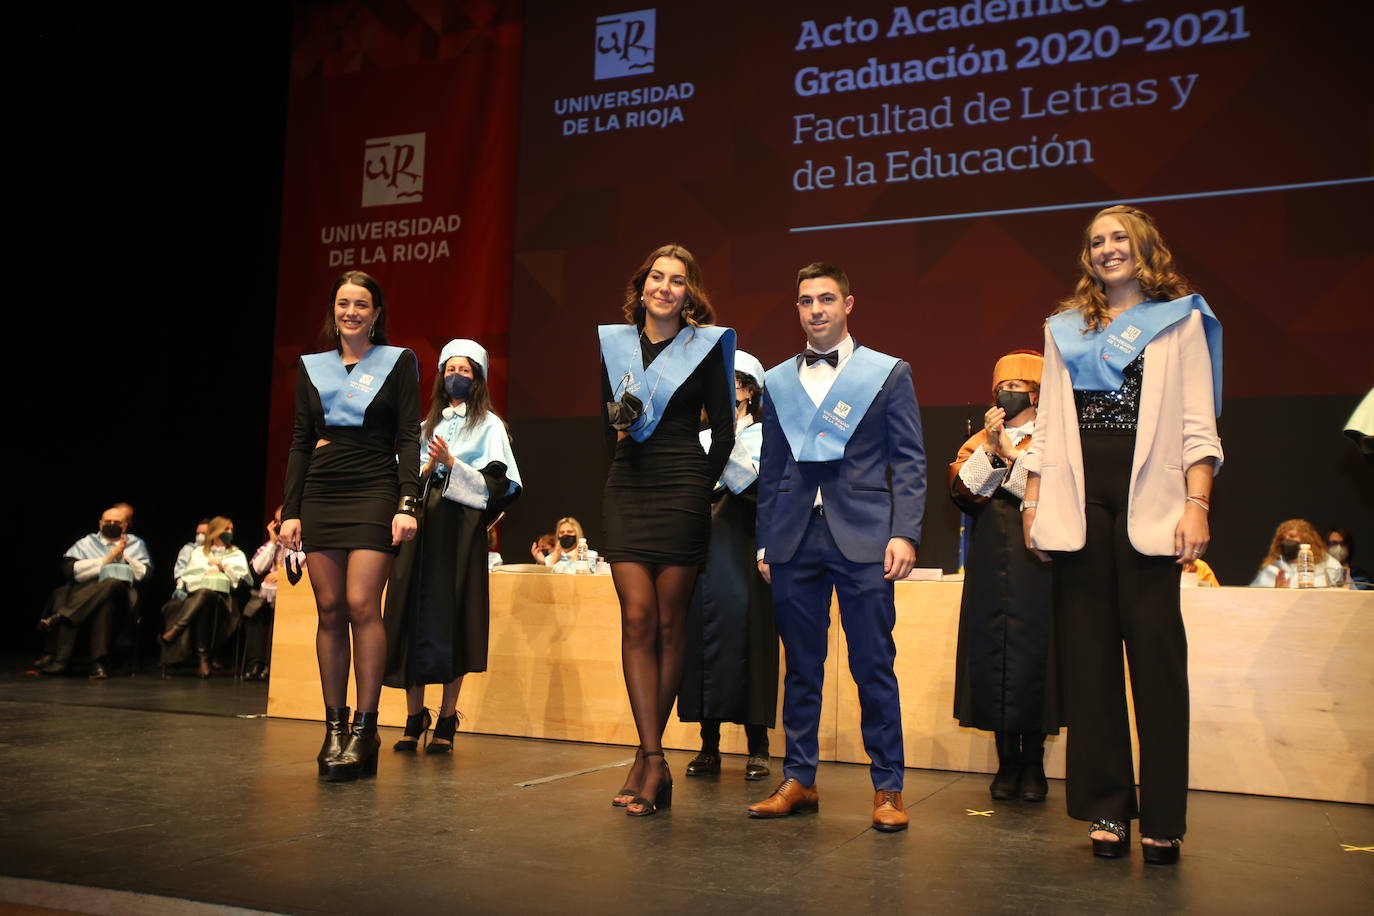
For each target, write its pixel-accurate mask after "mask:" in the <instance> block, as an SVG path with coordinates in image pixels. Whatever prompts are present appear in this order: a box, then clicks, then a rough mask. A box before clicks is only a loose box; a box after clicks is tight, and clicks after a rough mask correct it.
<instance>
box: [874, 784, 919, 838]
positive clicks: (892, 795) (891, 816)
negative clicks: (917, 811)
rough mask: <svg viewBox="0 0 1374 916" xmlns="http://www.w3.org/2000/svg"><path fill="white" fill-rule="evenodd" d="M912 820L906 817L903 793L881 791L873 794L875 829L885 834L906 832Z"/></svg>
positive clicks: (887, 790)
mask: <svg viewBox="0 0 1374 916" xmlns="http://www.w3.org/2000/svg"><path fill="white" fill-rule="evenodd" d="M910 820H911V818H909V817H907V816H906V805H904V804H902V793H901V792H894V791H893V790H891V789H879V790H878V791H876V792H874V793H873V829H874V830H881V831H882V832H883V833H896V832H897V831H898V830H905V829H906V825H907V823H908V822H909V821H910Z"/></svg>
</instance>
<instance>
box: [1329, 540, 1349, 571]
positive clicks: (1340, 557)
mask: <svg viewBox="0 0 1374 916" xmlns="http://www.w3.org/2000/svg"><path fill="white" fill-rule="evenodd" d="M1326 552H1327V553H1329V554H1331V557H1332V559H1334V560H1335V561H1336V562H1337V563H1340V564H1341V565H1342V566H1344V565H1345V561H1346V560H1348V559H1350V548H1349V547H1347V546H1345V545H1344V544H1332V545H1331V546H1330V547H1329V548H1327V551H1326Z"/></svg>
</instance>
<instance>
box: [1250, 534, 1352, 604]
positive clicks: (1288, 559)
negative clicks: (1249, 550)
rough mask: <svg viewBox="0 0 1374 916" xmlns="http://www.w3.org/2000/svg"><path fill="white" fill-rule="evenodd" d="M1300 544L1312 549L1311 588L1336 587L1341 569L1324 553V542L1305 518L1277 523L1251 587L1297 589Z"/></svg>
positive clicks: (1340, 576) (1339, 579)
mask: <svg viewBox="0 0 1374 916" xmlns="http://www.w3.org/2000/svg"><path fill="white" fill-rule="evenodd" d="M1303 544H1309V545H1311V547H1312V560H1313V570H1312V572H1313V576H1312V586H1313V587H1314V588H1331V587H1333V586H1337V585H1340V583H1341V578H1342V573H1343V570H1342V569H1341V564H1340V563H1338V562H1336V560H1335V559H1334V558H1332V557H1331V556H1330V555H1329V554H1328V553H1327V552H1326V542H1325V541H1324V540H1322V537H1321V535H1319V534H1317V530H1316V529H1315V528H1313V527H1312V525H1311V523H1310V522H1308V521H1307V520H1306V519H1301V518H1292V519H1289V520H1288V521H1286V522H1281V523H1280V524H1279V526H1278V527H1277V528H1275V529H1274V537H1273V540H1271V541H1270V542H1269V553H1268V554H1267V555H1266V556H1265V558H1264V560H1263V561H1262V562H1261V563H1260V569H1259V572H1257V573H1256V574H1255V578H1254V581H1252V582H1251V583H1250V587H1251V588H1297V587H1298V552H1299V551H1300V550H1301V549H1302V545H1303Z"/></svg>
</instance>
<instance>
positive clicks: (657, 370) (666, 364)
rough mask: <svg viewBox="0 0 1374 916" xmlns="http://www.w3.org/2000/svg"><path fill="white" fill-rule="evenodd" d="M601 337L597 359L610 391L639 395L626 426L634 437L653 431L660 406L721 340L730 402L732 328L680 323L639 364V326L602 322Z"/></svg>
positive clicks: (638, 438) (638, 439)
mask: <svg viewBox="0 0 1374 916" xmlns="http://www.w3.org/2000/svg"><path fill="white" fill-rule="evenodd" d="M597 333H598V334H599V335H600V337H601V359H602V361H603V362H605V364H606V378H607V380H608V381H609V382H610V383H611V393H612V396H613V397H615V398H617V399H619V398H620V396H621V395H622V394H624V393H626V392H629V393H631V394H633V395H634V396H635V397H637V398H639V400H640V401H641V402H643V404H644V413H643V414H641V415H640V417H639V419H638V420H636V421H635V423H634V425H633V426H631V427H630V428H629V430H627V431H628V432H629V434H630V436H631V438H633V439H634V440H635V441H636V442H643V441H645V440H646V439H648V438H649V437H650V436H652V435H653V434H654V430H655V429H657V428H658V421H659V420H661V419H662V418H663V411H664V410H665V409H667V407H668V401H669V400H671V399H672V397H673V392H675V391H677V388H678V386H679V385H681V384H682V383H683V382H684V381H686V379H687V377H688V376H689V375H691V374H692V372H693V370H695V369H696V367H697V366H698V365H700V363H701V361H702V360H703V359H705V358H706V354H708V353H710V352H711V348H712V347H714V346H715V345H716V341H721V342H722V343H721V355H722V356H723V357H725V378H724V379H722V381H723V382H724V383H725V384H726V385H728V387H729V391H730V403H732V404H733V403H734V402H735V332H734V329H732V328H723V327H720V326H719V325H711V326H709V327H704V328H693V327H685V328H683V329H682V330H680V331H678V332H677V336H676V337H674V338H673V342H672V343H670V344H668V347H667V349H665V350H664V351H663V352H662V353H660V354H658V356H657V357H655V358H654V361H653V362H651V363H649V365H648V366H647V367H646V366H644V357H643V355H642V354H641V352H640V349H639V334H640V330H639V328H638V327H636V326H635V325H632V324H603V325H601V326H600V327H598V328H597Z"/></svg>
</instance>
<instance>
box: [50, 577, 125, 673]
mask: <svg viewBox="0 0 1374 916" xmlns="http://www.w3.org/2000/svg"><path fill="white" fill-rule="evenodd" d="M53 596H54V598H53V611H54V612H55V613H56V614H58V615H60V616H61V617H62V618H64V619H63V620H62V621H59V622H57V623H55V625H54V626H53V627H51V628H50V629H49V640H50V642H49V643H48V646H47V651H48V652H49V653H50V654H51V655H53V656H55V657H56V660H57V661H58V662H60V663H62V664H66V663H67V662H68V661H70V660H71V657H72V653H73V652H74V651H75V649H76V637H77V630H78V628H79V627H80V626H81V625H82V624H83V623H85V622H86V621H90V641H91V658H92V659H104V658H105V657H106V656H108V655H109V654H110V635H111V634H112V633H113V632H114V626H115V618H116V616H122V615H124V614H125V613H127V612H128V611H129V610H131V609H132V608H133V606H134V600H135V599H134V596H135V592H134V588H133V586H132V585H130V584H129V583H127V582H124V581H123V580H120V579H106V580H105V581H103V582H83V583H81V584H80V585H69V586H63V587H62V588H59V589H58V590H57V591H56V592H54V593H53Z"/></svg>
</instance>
